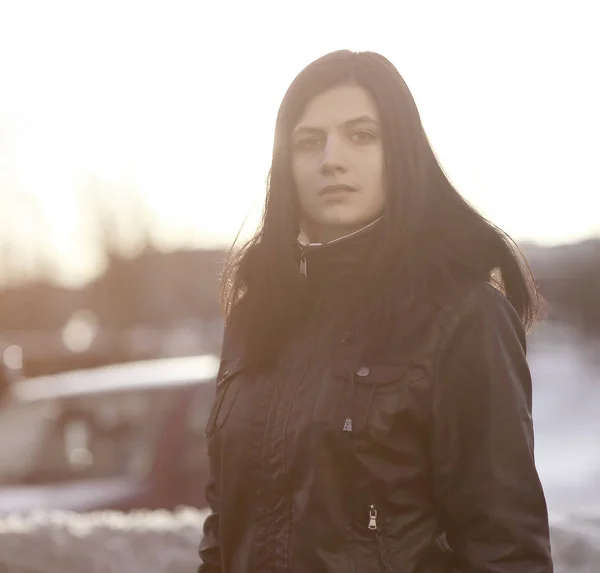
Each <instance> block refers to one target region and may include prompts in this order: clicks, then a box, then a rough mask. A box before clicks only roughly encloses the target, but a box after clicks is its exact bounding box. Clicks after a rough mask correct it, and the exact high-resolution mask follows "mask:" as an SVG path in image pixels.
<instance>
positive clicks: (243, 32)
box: [0, 0, 600, 513]
mask: <svg viewBox="0 0 600 573" xmlns="http://www.w3.org/2000/svg"><path fill="white" fill-rule="evenodd" d="M391 10H393V13H392V12H391ZM594 14H595V8H594V6H593V3H591V2H584V1H581V2H579V1H572V0H571V1H569V2H568V3H567V2H566V1H563V2H542V1H541V0H540V1H534V0H520V1H518V2H517V1H506V2H503V3H502V4H497V3H493V4H492V3H488V2H479V1H475V0H473V1H471V2H467V1H454V2H441V1H439V2H433V1H427V0H419V2H416V1H412V2H397V3H395V4H394V8H392V5H391V4H390V3H388V2H378V1H372V2H369V3H368V4H364V3H363V4H361V7H360V9H358V8H354V7H352V6H351V5H349V4H347V3H344V2H341V1H339V2H338V1H331V2H327V3H324V2H322V1H314V0H305V1H304V2H302V3H294V4H293V5H292V4H288V3H285V2H280V3H277V4H271V3H266V2H260V1H259V2H251V3H247V2H223V3H218V2H202V1H177V0H170V1H169V2H168V3H167V2H158V1H157V2H143V3H142V2H136V1H132V0H119V1H118V2H112V1H109V0H103V1H102V2H93V1H89V2H88V1H86V2H81V1H78V2H65V1H62V0H55V1H53V2H42V1H38V2H32V1H27V0H19V1H17V0H14V1H9V0H0V367H1V368H0V371H1V375H0V382H1V385H0V388H2V391H1V392H2V394H1V396H2V397H1V399H0V513H6V512H8V511H21V510H27V509H32V508H43V507H65V508H71V509H77V510H78V511H85V510H89V509H94V508H104V507H115V508H123V509H127V508H134V507H167V508H172V507H175V506H176V505H178V504H189V505H196V506H199V507H201V506H202V505H203V503H204V501H203V498H202V496H201V490H202V485H201V483H202V481H203V480H204V479H205V472H206V467H205V461H204V444H203V427H204V426H203V424H204V423H205V416H206V415H207V407H209V406H210V399H211V397H212V391H211V389H210V384H209V383H210V381H211V380H212V376H214V372H215V370H214V369H215V357H217V356H218V353H219V346H220V343H221V335H222V322H221V317H220V309H219V304H218V300H217V292H218V288H219V282H218V276H219V272H220V270H221V266H222V262H223V260H224V256H225V252H226V250H227V249H228V247H229V246H230V244H231V242H232V241H233V239H234V238H235V235H236V233H237V232H238V231H239V229H240V228H242V231H241V240H243V239H245V238H248V237H249V236H250V235H251V234H252V232H253V231H254V229H255V228H256V225H257V222H258V219H259V216H260V212H261V207H262V203H263V199H264V191H265V180H266V176H267V171H268V168H269V164H270V154H271V145H272V134H273V128H274V123H275V116H276V113H277V108H278V105H279V103H280V101H281V98H282V97H283V94H284V92H285V90H286V88H287V86H288V85H289V83H290V82H291V80H292V79H293V78H294V76H295V75H296V74H297V73H298V72H299V71H300V69H301V68H302V67H304V66H305V65H306V64H308V63H309V62H310V61H312V60H313V59H314V58H316V57H318V56H320V55H322V54H324V53H326V52H328V51H331V50H334V49H340V48H349V49H356V50H364V49H372V50H376V51H379V52H381V53H383V54H384V55H386V56H387V57H388V58H389V59H390V60H391V61H392V62H393V63H394V64H395V65H396V66H397V67H398V69H399V70H400V72H401V73H402V74H403V76H404V77H405V79H406V81H407V82H408V84H409V86H410V87H411V90H412V91H413V94H414V96H415V98H416V100H417V104H418V105H419V108H420V110H421V114H422V118H423V122H424V124H425V127H426V130H427V132H428V134H429V136H430V139H431V141H432V144H433V146H434V148H435V150H436V152H437V154H438V156H439V158H440V161H441V163H442V164H443V166H444V168H445V170H446V171H447V173H448V175H449V176H450V178H451V179H452V180H453V181H454V183H455V184H456V186H457V187H458V189H459V190H460V191H461V192H462V193H463V194H464V196H465V197H466V198H467V199H468V200H469V201H470V202H471V203H472V204H473V205H475V206H476V207H477V208H478V209H479V210H480V211H481V212H482V213H483V214H484V215H486V216H487V217H489V218H490V219H491V220H492V221H494V222H495V223H496V224H498V225H499V226H500V227H502V228H503V229H504V230H506V231H507V232H508V233H509V234H511V235H512V236H513V238H515V239H516V240H517V242H518V243H519V245H520V246H521V247H522V249H523V251H524V252H525V254H526V255H527V257H528V258H529V261H530V264H531V266H532V268H533V271H534V274H535V275H536V277H537V279H538V281H539V283H540V286H541V289H542V292H543V294H544V295H545V297H546V299H547V301H548V303H549V310H550V313H549V318H548V320H547V321H546V323H545V324H543V325H541V326H539V327H538V328H537V329H536V330H535V331H534V332H533V333H532V334H531V337H530V350H529V357H530V364H531V368H532V373H533V377H534V386H535V402H534V418H535V424H536V431H537V435H536V439H537V460H538V467H539V470H540V474H541V476H542V480H543V482H544V485H545V487H546V491H547V496H548V500H549V504H550V509H551V510H552V511H556V512H562V511H566V510H569V509H570V508H573V507H579V506H582V505H585V506H589V505H590V504H593V505H596V506H598V509H599V512H600V446H599V445H598V444H599V436H600V416H598V412H599V410H600V208H599V207H598V197H599V196H600V175H599V174H598V169H597V165H598V152H600V145H599V143H598V134H599V133H600V111H599V109H600V108H599V107H598V104H597V102H598V101H600V82H598V72H597V54H598V53H600V40H599V37H598V34H597V25H596V23H595V22H596V20H595V18H594ZM122 363H128V366H108V365H118V364H122ZM31 377H36V378H35V379H34V380H31V379H30V378H31ZM38 377H41V378H38Z"/></svg>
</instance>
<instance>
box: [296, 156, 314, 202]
mask: <svg viewBox="0 0 600 573" xmlns="http://www.w3.org/2000/svg"><path fill="white" fill-rule="evenodd" d="M292 178H293V180H294V185H295V187H296V193H297V194H298V200H299V201H300V203H301V204H302V203H304V202H305V201H306V199H307V197H309V196H310V190H311V188H312V186H313V185H314V175H313V173H312V171H311V169H310V166H309V165H307V164H306V162H301V161H295V162H294V163H293V164H292Z"/></svg>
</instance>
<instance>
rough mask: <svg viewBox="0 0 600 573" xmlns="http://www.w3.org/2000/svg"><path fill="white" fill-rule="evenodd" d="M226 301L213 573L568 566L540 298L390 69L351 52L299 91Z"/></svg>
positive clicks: (216, 413) (205, 566)
mask: <svg viewBox="0 0 600 573" xmlns="http://www.w3.org/2000/svg"><path fill="white" fill-rule="evenodd" d="M224 300H225V308H226V317H227V322H226V331H225V338H224V344H223V351H222V364H221V369H220V372H219V375H218V381H217V382H218V384H217V395H216V400H215V404H214V407H213V409H212V413H211V416H210V420H209V422H208V425H207V429H206V434H207V438H208V444H209V446H208V447H209V455H210V460H211V467H212V478H211V481H210V483H209V485H208V487H207V499H208V500H209V503H210V507H211V510H212V511H211V514H210V516H209V517H208V518H207V520H206V522H205V527H204V537H203V540H202V542H201V546H200V557H201V559H202V564H201V566H200V568H199V572H200V573H284V572H289V573H374V572H379V571H381V572H385V573H392V572H394V573H449V572H451V571H457V572H464V573H469V572H473V573H474V572H477V573H550V572H551V571H552V560H551V556H550V545H549V534H548V516H547V508H546V502H545V499H544V494H543V491H542V487H541V485H540V480H539V478H538V474H537V471H536V467H535V462H534V448H533V428H532V417H531V410H532V404H531V379H530V373H529V369H528V366H527V361H526V357H525V342H526V341H525V332H526V330H527V328H529V327H530V326H531V325H532V324H533V322H534V320H535V318H536V314H537V302H538V297H537V293H536V290H535V286H534V285H533V282H532V280H531V276H530V274H529V272H528V270H527V267H526V264H525V263H524V261H523V260H522V258H521V257H520V256H519V252H518V250H517V248H516V247H515V246H514V244H513V243H512V242H511V240H510V239H509V238H508V237H507V235H506V234H504V233H503V232H502V231H501V230H500V229H498V228H497V227H495V226H494V225H492V224H491V223H489V222H488V221H486V220H485V219H484V218H483V217H481V216H480V215H479V214H478V213H477V212H476V211H475V210H474V209H473V208H471V207H470V206H469V205H468V204H467V203H466V202H465V200H464V199H463V198H462V197H461V196H460V195H459V194H458V192H457V191H456V190H455V189H454V187H453V186H452V184H451V183H450V182H449V180H448V179H447V177H446V176H445V175H444V173H443V171H442V169H441V167H440V166H439V164H438V162H437V160H436V157H435V155H434V153H433V151H432V149H431V146H430V145H429V142H428V140H427V136H426V135H425V132H424V131H423V126H422V124H421V121H420V118H419V113H418V111H417V108H416V106H415V103H414V100H413V98H412V96H411V94H410V91H409V90H408V88H407V86H406V84H405V83H404V81H403V80H402V78H401V76H400V75H399V73H398V71H397V70H396V69H395V68H394V67H393V65H392V64H391V63H390V62H389V61H388V60H387V59H385V58H384V57H382V56H380V55H378V54H375V53H371V52H363V53H353V52H350V51H340V52H334V53H331V54H329V55H327V56H324V57H322V58H320V59H318V60H317V61H315V62H313V63H312V64H311V65H309V66H308V67H307V68H305V69H304V70H303V71H302V72H301V73H300V74H299V75H298V77H297V78H296V79H295V80H294V82H293V83H292V85H291V86H290V88H289V90H288V92H287V93H286V95H285V97H284V99H283V102H282V104H281V108H280V110H279V114H278V118H277V124H276V129H275V144H274V150H273V162H272V168H271V172H270V178H269V184H268V193H267V200H266V205H265V211H264V217H263V221H262V225H261V228H260V230H259V231H258V233H257V234H256V236H255V237H254V238H253V239H252V240H251V241H250V242H249V243H248V244H247V245H246V246H245V248H244V249H242V250H241V251H239V252H237V253H235V254H233V255H232V259H231V261H230V264H229V266H228V268H227V270H226V273H225V281H224Z"/></svg>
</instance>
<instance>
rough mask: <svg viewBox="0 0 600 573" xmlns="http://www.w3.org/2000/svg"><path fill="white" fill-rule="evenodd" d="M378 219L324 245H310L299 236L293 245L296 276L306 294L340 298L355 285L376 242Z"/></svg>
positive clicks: (377, 237) (305, 239)
mask: <svg viewBox="0 0 600 573" xmlns="http://www.w3.org/2000/svg"><path fill="white" fill-rule="evenodd" d="M382 218H383V217H379V218H378V219H376V220H375V221H373V222H372V223H369V224H368V225H365V226H364V227H363V228H361V229H359V230H357V231H354V232H352V233H349V234H348V235H344V236H343V237H340V238H338V239H335V240H333V241H329V242H327V243H311V242H310V241H309V240H308V237H306V235H305V234H303V233H300V235H299V236H298V238H297V243H296V244H297V262H298V265H299V269H298V272H299V273H300V274H301V275H303V276H304V278H305V279H306V282H307V286H308V288H309V291H310V292H312V293H313V294H319V295H327V294H340V293H341V292H342V291H346V290H348V289H351V288H352V286H354V285H355V283H356V281H357V279H359V278H360V276H361V275H362V273H363V271H364V269H365V267H366V265H367V262H368V259H369V256H370V254H371V253H372V252H373V250H374V249H375V248H376V244H377V242H378V241H379V238H380V236H381V230H382V225H381V224H380V223H381V220H382Z"/></svg>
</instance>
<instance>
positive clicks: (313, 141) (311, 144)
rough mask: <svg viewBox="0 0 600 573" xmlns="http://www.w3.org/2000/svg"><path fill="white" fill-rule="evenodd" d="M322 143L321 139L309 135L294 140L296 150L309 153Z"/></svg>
mask: <svg viewBox="0 0 600 573" xmlns="http://www.w3.org/2000/svg"><path fill="white" fill-rule="evenodd" d="M320 143H321V139H320V138H319V137H317V136H315V135H309V136H306V137H301V138H299V139H296V140H294V149H297V150H299V151H309V150H311V149H316V148H317V147H318V146H319V145H320Z"/></svg>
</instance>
